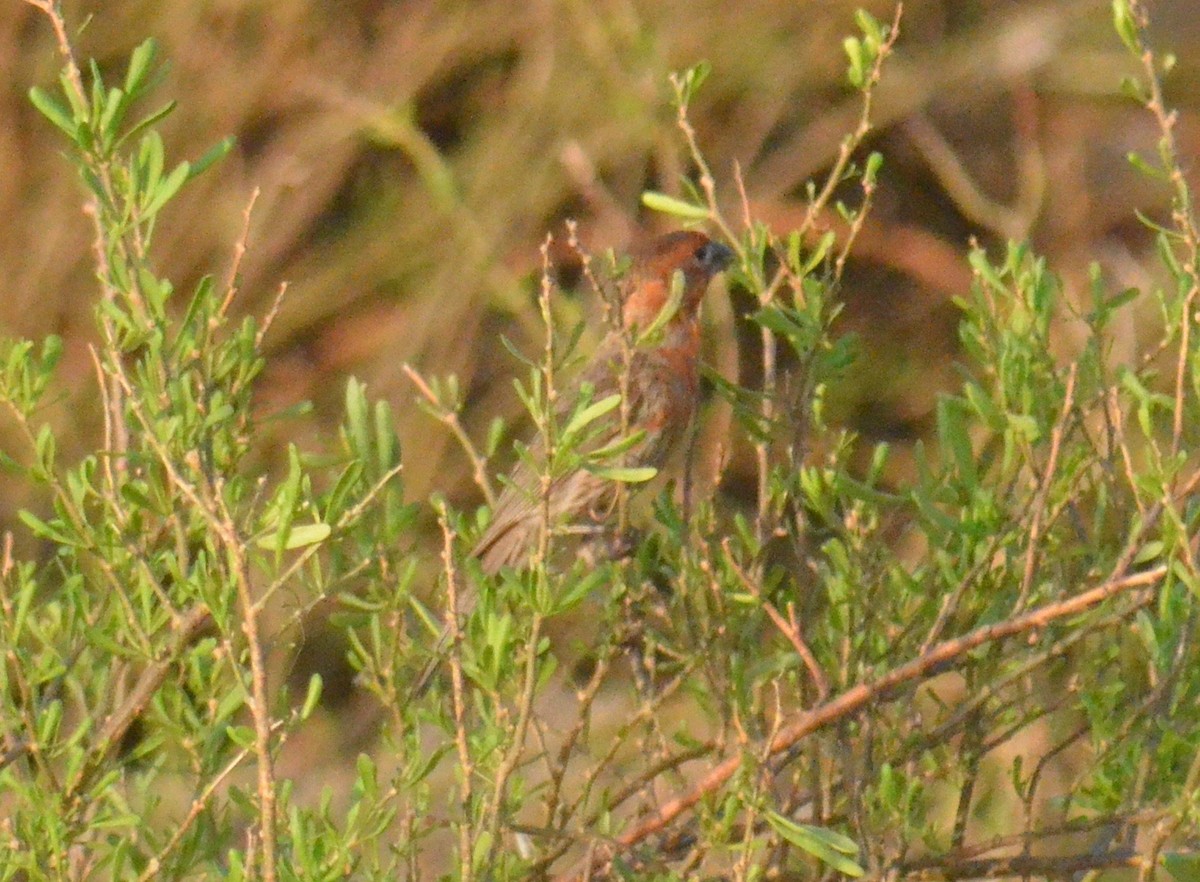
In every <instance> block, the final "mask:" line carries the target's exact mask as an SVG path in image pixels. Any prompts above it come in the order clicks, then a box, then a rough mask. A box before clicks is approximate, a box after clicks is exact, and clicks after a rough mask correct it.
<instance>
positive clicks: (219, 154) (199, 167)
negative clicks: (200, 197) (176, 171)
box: [164, 104, 237, 181]
mask: <svg viewBox="0 0 1200 882" xmlns="http://www.w3.org/2000/svg"><path fill="white" fill-rule="evenodd" d="M172 108H174V105H173V104H172V105H171V106H170V107H169V108H167V112H168V113H169V112H170V110H171V109H172ZM164 116H165V114H164ZM236 143H237V138H235V137H233V136H232V135H230V136H229V137H227V138H223V139H222V140H220V141H218V142H217V143H216V144H214V145H213V146H212V147H210V148H208V150H206V151H204V154H203V155H202V156H201V157H200V158H199V159H197V160H196V161H195V162H193V163H192V164H191V171H190V173H189V174H188V180H189V181H190V180H191V179H192V178H194V177H196V175H199V174H203V173H204V170H205V169H207V168H208V167H209V166H210V165H212V164H213V163H214V162H219V161H220V160H222V159H224V158H225V157H226V156H228V155H229V151H230V150H232V149H233V145H234V144H236Z"/></svg>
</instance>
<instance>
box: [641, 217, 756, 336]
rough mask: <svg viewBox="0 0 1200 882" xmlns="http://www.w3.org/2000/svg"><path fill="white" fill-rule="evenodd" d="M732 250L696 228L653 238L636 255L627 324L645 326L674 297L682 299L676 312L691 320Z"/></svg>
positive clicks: (654, 318) (725, 264)
mask: <svg viewBox="0 0 1200 882" xmlns="http://www.w3.org/2000/svg"><path fill="white" fill-rule="evenodd" d="M732 260H733V252H732V251H731V250H730V249H729V248H728V247H727V246H725V245H722V244H721V243H720V242H714V241H713V240H712V239H710V238H708V236H706V235H704V234H703V233H698V232H696V231H695V230H681V231H679V232H675V233H668V234H667V235H665V236H659V237H658V238H657V239H654V240H652V241H651V242H650V243H649V244H648V245H647V246H646V247H645V248H643V249H641V250H640V251H638V252H636V253H635V255H634V262H633V267H632V269H631V270H630V274H629V281H628V284H627V289H626V290H627V293H626V298H625V323H626V325H635V324H636V325H637V326H638V327H640V328H646V327H648V326H649V325H650V324H651V323H653V322H654V321H655V320H656V319H657V318H658V317H659V314H660V313H661V312H662V310H663V308H664V307H665V306H666V305H667V303H668V302H669V301H670V300H671V299H672V293H673V291H672V288H673V286H679V285H682V289H679V288H678V287H676V289H675V292H674V293H676V294H678V295H680V299H679V302H678V305H677V308H676V312H675V314H676V315H677V316H679V317H680V318H683V319H692V318H694V317H695V315H696V310H697V309H698V308H699V306H700V301H701V300H702V299H703V298H704V292H705V291H707V290H708V283H709V282H710V281H712V278H713V276H715V275H717V273H719V272H721V271H722V270H724V269H725V268H726V267H727V266H729V264H730V262H732Z"/></svg>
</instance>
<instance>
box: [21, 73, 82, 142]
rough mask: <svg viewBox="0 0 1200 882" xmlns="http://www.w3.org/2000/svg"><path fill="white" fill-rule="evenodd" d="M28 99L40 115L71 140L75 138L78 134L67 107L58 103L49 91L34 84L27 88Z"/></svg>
mask: <svg viewBox="0 0 1200 882" xmlns="http://www.w3.org/2000/svg"><path fill="white" fill-rule="evenodd" d="M29 101H30V103H32V104H33V106H34V107H36V108H37V109H38V112H39V113H41V115H42V116H44V117H46V119H48V120H50V122H52V123H54V125H55V126H57V127H58V128H59V129H61V130H62V131H63V132H64V133H65V134H66V136H67V137H68V138H70V139H71V140H72V141H74V140H75V136H76V135H77V134H78V127H77V126H76V125H75V120H73V119H72V118H71V114H70V113H68V112H67V109H66V108H65V107H63V106H62V105H61V104H59V103H58V101H56V100H55V99H54V98H53V97H52V96H51V95H50V93H48V92H45V91H43V90H41V89H39V88H38V87H37V86H34V87H33V88H32V89H30V90H29Z"/></svg>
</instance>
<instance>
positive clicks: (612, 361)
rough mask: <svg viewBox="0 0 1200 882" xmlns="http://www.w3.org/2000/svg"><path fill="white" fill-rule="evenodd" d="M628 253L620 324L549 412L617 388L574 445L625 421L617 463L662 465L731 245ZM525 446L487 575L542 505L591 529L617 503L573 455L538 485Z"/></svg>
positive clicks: (535, 528)
mask: <svg viewBox="0 0 1200 882" xmlns="http://www.w3.org/2000/svg"><path fill="white" fill-rule="evenodd" d="M632 258H633V260H632V263H631V264H630V268H629V271H628V273H627V274H626V275H625V277H624V279H623V280H622V284H621V289H620V294H621V296H620V304H621V328H614V329H613V330H611V331H610V332H609V333H608V335H607V336H606V337H605V339H604V340H603V341H602V342H601V343H600V345H599V347H598V348H597V350H596V353H595V354H594V355H593V357H592V359H591V361H590V362H589V363H588V365H587V366H586V367H584V369H583V370H582V372H581V373H580V375H579V377H578V379H577V381H576V383H575V386H574V389H573V391H572V393H571V394H569V395H566V396H563V399H562V400H563V401H564V406H562V407H559V408H558V409H557V413H556V416H557V417H558V419H559V425H560V426H561V425H562V421H563V420H566V419H567V418H568V417H569V416H570V414H571V412H572V408H573V405H574V403H575V402H576V401H578V399H579V396H580V395H581V394H584V390H585V389H586V390H590V396H591V397H590V401H592V402H599V401H602V400H604V399H606V398H608V397H609V396H612V395H614V394H621V393H624V396H625V399H626V400H625V402H624V407H622V408H614V409H612V410H610V411H608V412H607V413H606V414H604V416H603V417H601V418H600V419H604V420H608V421H609V425H607V426H604V427H602V428H600V429H598V430H597V431H594V432H593V433H592V435H591V437H589V439H588V440H587V442H586V447H587V449H584V450H580V451H579V453H581V454H584V455H585V456H586V454H587V453H588V452H589V450H590V451H594V450H599V449H602V448H605V447H607V446H609V445H610V444H612V443H614V442H617V441H620V440H622V435H621V432H622V429H624V430H625V432H626V433H627V434H626V436H625V439H626V441H627V444H628V447H627V448H626V449H624V450H623V452H622V453H620V454H619V464H620V465H621V466H623V467H633V468H647V467H648V468H652V469H660V468H661V467H662V466H663V465H664V464H665V463H666V461H667V460H668V458H669V457H670V456H671V453H672V452H673V451H674V450H676V449H677V448H678V447H679V446H680V443H681V442H682V441H683V439H684V438H686V437H687V435H688V431H689V428H690V426H691V423H692V420H693V418H694V417H695V413H696V408H697V404H698V402H699V398H700V318H699V309H700V303H701V301H702V300H703V298H704V295H705V293H706V292H707V290H708V286H709V283H710V282H711V281H712V280H713V278H714V277H715V276H717V275H718V274H719V273H721V272H722V271H723V270H725V269H726V268H727V267H728V266H729V265H730V264H731V263H732V261H733V258H734V252H733V251H732V249H730V248H729V246H727V245H724V244H722V243H720V242H717V241H714V240H712V239H710V238H709V237H708V236H706V235H705V234H704V233H701V232H698V231H696V230H679V231H675V232H671V233H667V234H665V235H661V236H658V237H656V238H654V239H651V240H649V241H648V242H647V243H645V244H643V245H642V246H641V247H638V248H635V249H634V251H633V253H632ZM664 310H666V312H664ZM529 452H530V455H529V456H526V457H522V458H521V459H520V461H519V462H518V463H517V465H516V466H515V467H514V468H513V470H512V472H511V473H510V474H509V476H508V480H507V481H506V482H505V487H504V490H503V491H502V493H501V495H500V497H499V498H498V499H497V501H496V505H495V506H494V508H493V511H492V517H491V521H490V523H489V525H488V526H487V528H486V530H485V531H484V533H483V535H482V536H481V537H480V538H479V540H478V542H477V543H476V545H475V546H474V548H473V549H472V551H471V555H472V556H473V557H474V558H476V559H477V560H478V561H479V564H480V566H481V568H482V569H483V571H484V573H486V574H489V575H494V574H496V573H498V572H500V571H501V570H502V569H504V568H505V567H511V568H514V569H522V568H527V567H528V566H529V565H530V563H531V562H532V558H533V556H534V550H535V548H536V547H537V543H538V541H539V537H540V533H541V530H542V529H543V522H544V520H545V518H546V514H547V512H548V514H549V523H548V524H547V526H548V527H549V528H550V529H551V530H554V531H570V530H576V531H580V532H596V531H600V530H602V529H603V528H604V526H605V521H606V519H608V518H609V517H610V516H611V514H612V512H613V511H614V509H615V502H616V498H617V493H618V488H619V486H620V484H619V483H618V482H617V481H615V480H613V479H612V478H610V477H606V476H604V475H603V474H597V472H596V470H594V469H588V468H586V467H585V466H584V464H583V463H580V464H579V465H577V466H575V467H573V468H571V469H570V470H569V471H567V472H566V473H564V474H561V475H558V476H555V477H554V478H553V479H552V481H551V483H550V485H549V488H548V489H543V487H542V484H541V476H540V474H539V472H538V469H537V468H536V466H535V464H538V463H539V460H540V459H543V458H544V455H545V454H544V450H543V444H542V439H541V438H540V437H538V438H535V439H534V440H533V441H532V442H531V444H530V447H529ZM461 612H462V610H460V613H461ZM447 630H448V629H447ZM448 642H449V634H448V633H443V634H442V635H441V637H440V639H439V641H438V643H437V647H436V649H435V654H434V658H433V660H432V661H431V663H430V665H429V666H428V667H427V668H426V670H425V671H424V672H422V674H421V676H420V677H419V678H418V685H417V691H418V693H419V692H421V691H424V687H425V686H426V685H427V683H428V679H429V676H430V675H431V673H432V671H433V669H434V668H435V667H436V665H437V663H438V661H439V658H440V656H441V654H442V650H444V648H445V646H446V645H447V644H448Z"/></svg>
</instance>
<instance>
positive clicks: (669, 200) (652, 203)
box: [642, 190, 709, 221]
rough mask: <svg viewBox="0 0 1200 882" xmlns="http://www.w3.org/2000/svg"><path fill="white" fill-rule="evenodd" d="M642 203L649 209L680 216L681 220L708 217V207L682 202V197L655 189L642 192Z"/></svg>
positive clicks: (699, 219)
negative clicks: (678, 197) (677, 197)
mask: <svg viewBox="0 0 1200 882" xmlns="http://www.w3.org/2000/svg"><path fill="white" fill-rule="evenodd" d="M642 205H644V206H646V207H647V208H649V209H650V210H651V211H659V212H662V213H663V214H669V215H671V216H673V217H678V218H682V219H683V220H691V221H701V220H708V218H709V212H708V209H707V208H705V207H704V206H700V205H693V204H692V203H690V202H684V201H683V200H682V199H676V198H675V197H674V196H668V195H667V194H666V193H659V192H657V191H655V190H647V191H646V192H645V193H643V194H642Z"/></svg>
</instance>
